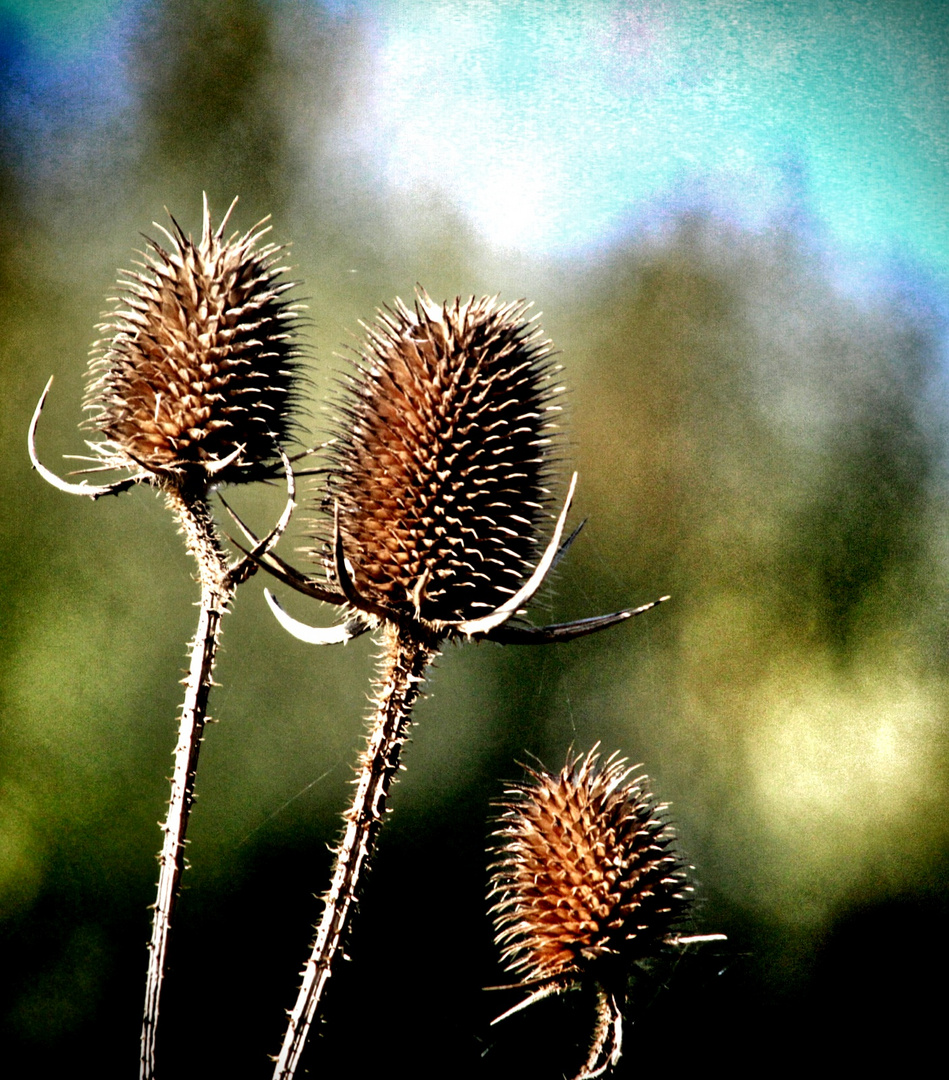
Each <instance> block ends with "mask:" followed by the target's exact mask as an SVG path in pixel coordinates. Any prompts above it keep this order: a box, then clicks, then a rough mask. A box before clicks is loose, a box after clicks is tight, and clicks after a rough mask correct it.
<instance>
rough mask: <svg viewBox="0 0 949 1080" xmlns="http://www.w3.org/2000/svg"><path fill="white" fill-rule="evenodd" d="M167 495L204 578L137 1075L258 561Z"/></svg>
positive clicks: (150, 1079)
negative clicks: (236, 607) (235, 637)
mask: <svg viewBox="0 0 949 1080" xmlns="http://www.w3.org/2000/svg"><path fill="white" fill-rule="evenodd" d="M281 457H283V462H284V468H285V470H286V476H287V487H288V501H287V505H286V508H285V510H284V512H283V514H282V516H281V518H280V520H279V521H278V523H277V525H276V526H275V527H274V529H273V531H272V532H271V533H269V534H268V535H267V536H266V537H265V538H264V539H263V540H262V541H260V543H259V544H258V545H257V546H256V547H255V548H254V552H253V555H254V556H255V557H256V556H258V555H260V554H261V553H263V552H265V551H267V550H269V548H270V547H271V546H272V545H273V544H274V543H275V542H276V540H277V539H278V538H279V536H280V535H281V534H282V533H283V531H284V529H285V528H286V526H287V523H288V522H289V520H290V515H291V514H292V512H293V509H294V483H293V472H292V469H291V467H290V462H289V461H288V459H287V458H286V457H285V456H283V454H282V453H281ZM165 497H166V501H167V503H168V506H169V508H170V509H171V510H172V512H173V513H174V514H175V517H176V518H177V519H178V522H179V524H180V525H181V529H182V532H183V533H184V536H185V543H186V545H187V547H188V550H189V551H190V552H191V554H192V555H193V556H194V559H195V561H196V563H197V565H198V579H199V582H200V585H201V600H200V604H199V615H198V627H197V630H196V631H195V635H194V640H193V641H192V643H191V663H190V666H189V669H188V676H187V678H186V679H185V698H184V702H183V703H182V706H181V718H180V721H179V724H178V741H177V744H176V745H175V767H174V772H173V773H172V777H171V796H170V799H169V802H168V814H167V816H166V818H165V822H164V824H163V825H162V827H161V829H162V833H163V835H164V840H163V841H162V849H161V854H160V855H159V873H158V891H157V895H156V899H155V905H154V908H153V916H152V934H151V940H150V941H149V945H148V974H147V976H146V980H145V1007H144V1012H143V1018H142V1038H141V1053H140V1060H139V1076H140V1078H141V1080H154V1077H155V1075H156V1066H155V1045H156V1038H157V1029H158V1014H159V1007H160V1004H161V995H162V988H163V985H164V978H165V968H166V963H167V956H168V941H169V937H170V935H171V926H172V920H173V917H174V911H175V906H176V904H177V900H178V894H179V889H180V883H181V875H182V873H183V872H184V865H185V857H184V851H185V842H186V837H187V831H188V819H189V817H190V814H191V807H192V805H193V803H194V782H195V774H196V773H197V768H198V755H199V753H200V750H201V740H202V738H203V736H204V728H205V725H206V724H207V707H208V695H209V694H210V691H211V686H212V682H213V680H212V675H213V671H214V660H215V657H216V655H217V650H218V645H219V643H220V630H221V620H222V619H223V617H224V614H225V613H226V611H227V609H228V605H229V604H230V602H231V600H232V598H233V596H234V593H235V591H236V589H237V586H238V585H240V584H241V583H242V582H244V581H245V580H246V579H247V578H248V577H250V576H251V575H252V574H253V573H254V572H255V570H256V568H257V564H256V562H255V561H254V558H253V557H246V558H243V559H239V560H237V561H236V562H234V563H232V564H229V563H228V561H227V555H226V553H225V551H224V549H223V547H222V545H221V542H220V539H219V537H218V533H217V529H216V526H215V524H214V519H213V517H212V515H211V510H210V507H209V506H208V503H207V501H206V499H205V498H204V497H203V496H198V497H194V496H192V495H191V493H190V492H187V491H184V492H183V491H182V490H180V489H177V488H173V489H171V490H169V491H168V492H166V496H165Z"/></svg>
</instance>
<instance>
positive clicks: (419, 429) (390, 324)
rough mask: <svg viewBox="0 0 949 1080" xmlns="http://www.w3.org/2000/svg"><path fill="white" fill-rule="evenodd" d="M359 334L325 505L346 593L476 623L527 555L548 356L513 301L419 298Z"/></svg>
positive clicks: (520, 571)
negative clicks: (347, 566) (348, 574)
mask: <svg viewBox="0 0 949 1080" xmlns="http://www.w3.org/2000/svg"><path fill="white" fill-rule="evenodd" d="M366 329H367V331H368V341H367V344H366V345H365V346H364V347H363V351H362V363H360V364H358V365H357V373H356V374H354V375H351V376H349V377H348V379H347V383H346V392H345V395H344V397H343V399H342V400H341V401H340V410H341V413H342V416H343V419H342V421H341V422H340V424H339V429H338V439H337V442H336V444H335V447H334V450H333V461H332V466H331V477H330V483H329V492H328V499H327V501H326V503H325V504H324V508H325V509H328V510H329V511H330V512H331V513H332V512H333V509H334V507H335V506H337V505H338V508H339V523H340V535H341V540H342V546H343V551H344V554H345V557H346V559H347V560H348V562H350V563H351V565H352V574H353V580H354V583H355V586H356V589H357V591H358V593H359V594H360V595H361V596H362V597H365V598H366V599H367V600H369V601H370V602H371V603H373V604H376V605H379V606H381V607H383V608H385V609H387V610H389V611H393V610H394V611H395V612H397V613H400V614H404V615H405V616H407V617H409V618H415V619H418V620H420V621H422V622H424V623H426V624H428V625H430V626H434V627H436V628H437V627H438V626H439V624H440V623H450V622H456V621H459V620H463V619H471V618H477V617H479V616H482V615H485V614H486V613H487V612H490V611H492V610H494V609H495V608H497V607H498V606H499V605H501V604H502V603H503V602H504V601H505V600H507V599H508V598H509V597H510V596H512V595H513V594H514V593H516V592H517V590H518V588H519V587H520V585H521V584H522V580H523V579H524V577H525V571H527V573H528V574H529V573H530V570H531V568H532V562H533V560H534V559H535V558H536V555H537V550H538V541H539V539H540V536H539V529H538V526H539V523H540V522H541V519H542V518H543V517H544V516H545V511H546V505H547V501H548V495H549V493H548V490H547V487H546V484H547V481H548V473H549V470H550V466H551V448H552V439H553V437H554V433H555V423H554V417H555V415H556V413H557V412H558V411H559V407H558V406H557V405H555V404H554V403H553V399H554V398H555V396H556V395H557V394H558V393H559V392H560V391H561V389H562V388H561V387H559V386H557V385H556V384H555V383H554V381H553V377H554V375H555V374H556V373H557V372H558V371H559V368H558V367H557V366H556V365H553V364H551V363H550V361H549V356H550V343H549V342H548V341H546V340H544V338H543V336H542V334H541V331H540V330H539V328H537V327H536V326H535V325H534V324H533V322H532V321H531V320H529V319H528V318H527V305H525V304H524V303H523V302H520V303H513V304H507V305H504V306H502V305H500V304H499V303H498V302H497V299H496V298H495V299H492V298H488V297H483V298H482V299H480V300H476V299H475V298H474V297H472V298H471V299H469V300H467V301H465V302H462V301H461V300H460V299H456V300H455V301H454V303H452V304H445V305H444V306H439V305H437V304H434V303H433V302H432V301H431V300H430V299H429V297H428V296H427V295H426V294H425V293H424V292H421V291H420V292H419V294H418V298H417V300H416V304H415V310H414V311H412V310H410V309H409V308H407V307H406V306H405V304H403V303H402V302H401V301H400V300H397V301H396V304H395V307H394V309H393V310H386V311H383V312H380V314H379V317H378V318H377V320H376V322H375V324H374V325H372V326H370V327H367V328H366ZM319 537H320V539H321V540H323V542H324V544H325V543H326V542H327V541H328V540H329V536H328V534H327V528H326V526H325V524H324V525H322V526H321V529H320V533H319Z"/></svg>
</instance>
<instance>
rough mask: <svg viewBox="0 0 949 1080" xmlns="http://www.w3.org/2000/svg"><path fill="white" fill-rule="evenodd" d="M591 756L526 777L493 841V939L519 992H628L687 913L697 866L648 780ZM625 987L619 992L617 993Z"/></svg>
mask: <svg viewBox="0 0 949 1080" xmlns="http://www.w3.org/2000/svg"><path fill="white" fill-rule="evenodd" d="M632 772H633V770H632V769H630V768H628V767H627V763H626V761H625V760H624V759H622V758H618V757H617V756H616V755H615V754H614V755H613V756H612V757H610V758H609V759H607V761H606V762H605V763H603V764H602V765H601V764H600V763H599V754H598V753H597V748H596V747H594V749H593V750H591V751H590V753H589V754H587V755H586V756H583V755H576V756H574V755H569V756H568V758H567V762H566V765H565V766H564V768H563V769H562V770H561V772H560V773H559V774H558V775H553V774H549V773H547V772H543V771H534V770H532V769H528V773H529V775H530V780H529V781H528V782H525V783H522V784H517V785H515V786H513V787H511V788H510V789H509V790H508V792H507V793H506V794H507V798H506V800H505V801H504V802H503V803H502V804H501V806H502V808H503V813H502V815H501V817H500V819H499V827H498V829H497V831H496V833H495V835H494V839H495V845H494V849H493V850H494V854H495V856H496V860H495V862H494V863H493V865H492V868H491V869H492V877H491V884H492V887H491V893H490V897H491V898H493V899H494V904H493V906H492V908H491V913H492V915H493V918H494V925H495V931H496V941H497V943H498V945H499V946H500V948H501V950H502V958H503V960H504V963H505V965H506V966H507V968H508V970H509V971H511V972H513V973H515V974H516V975H517V976H518V978H519V979H520V980H521V982H522V983H529V984H531V985H534V986H538V985H540V986H543V985H544V984H547V985H548V986H549V987H550V988H551V989H565V988H567V987H569V986H572V985H575V984H577V983H581V982H584V981H585V980H591V981H593V982H594V983H596V984H598V985H603V986H609V987H611V988H612V989H613V990H621V989H622V986H623V985H625V982H626V979H627V978H628V976H629V974H630V968H631V966H632V965H633V964H634V963H635V962H636V961H638V960H642V959H645V958H646V957H649V956H653V955H656V954H657V953H659V952H660V951H662V949H663V946H664V945H665V944H666V943H667V942H669V941H670V940H671V935H672V933H673V930H674V927H675V926H676V924H678V923H679V922H681V920H682V919H683V917H684V916H685V915H686V914H687V913H688V910H689V907H690V904H691V897H692V887H691V886H690V884H689V879H688V870H689V867H688V866H687V865H686V863H685V862H684V861H683V860H682V858H681V857H680V855H679V854H678V853H677V851H676V848H675V834H674V832H673V829H672V827H671V826H670V825H669V823H668V821H667V820H666V817H665V812H666V809H667V808H666V806H665V805H663V804H661V803H658V802H657V801H656V800H655V798H654V797H653V796H652V794H650V792H649V791H648V788H647V786H646V785H647V783H648V781H647V778H646V777H645V776H639V777H636V778H635V779H630V776H631V773H632ZM617 980H618V981H619V983H620V984H621V985H619V986H618V985H617Z"/></svg>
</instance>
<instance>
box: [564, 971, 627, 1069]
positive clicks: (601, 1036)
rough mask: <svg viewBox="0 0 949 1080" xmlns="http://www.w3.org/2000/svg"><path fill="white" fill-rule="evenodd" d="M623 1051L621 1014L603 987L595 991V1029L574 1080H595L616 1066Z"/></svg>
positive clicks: (613, 998) (610, 995) (614, 999)
mask: <svg viewBox="0 0 949 1080" xmlns="http://www.w3.org/2000/svg"><path fill="white" fill-rule="evenodd" d="M622 1049H623V1013H622V1011H621V1010H620V1008H619V1005H617V1003H616V998H615V997H614V996H613V995H612V994H611V993H610V992H609V991H608V990H607V989H606V988H605V987H603V986H598V987H597V991H596V1027H595V1028H594V1031H593V1042H592V1044H591V1046H590V1053H589V1054H588V1055H587V1060H586V1063H585V1064H584V1066H583V1068H582V1069H581V1070H580V1072H579V1073H577V1075H576V1077H575V1078H574V1080H595V1078H596V1077H598V1076H603V1075H604V1074H605V1073H606V1072H607V1070H609V1069H610V1067H611V1066H614V1065H616V1063H617V1062H618V1061H619V1059H620V1055H621V1053H622Z"/></svg>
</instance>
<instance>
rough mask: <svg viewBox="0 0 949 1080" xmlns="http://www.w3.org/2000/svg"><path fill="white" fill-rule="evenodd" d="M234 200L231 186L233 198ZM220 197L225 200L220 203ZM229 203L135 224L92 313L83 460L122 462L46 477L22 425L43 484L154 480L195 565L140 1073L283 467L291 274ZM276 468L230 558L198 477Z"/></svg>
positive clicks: (147, 1072)
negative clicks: (221, 667)
mask: <svg viewBox="0 0 949 1080" xmlns="http://www.w3.org/2000/svg"><path fill="white" fill-rule="evenodd" d="M235 202H236V200H235ZM233 205H234V204H232V205H231V210H233ZM231 210H229V211H228V213H227V214H226V215H225V217H224V220H223V221H222V222H221V224H220V226H219V227H218V228H217V229H216V230H215V231H213V232H212V230H211V220H210V214H209V212H208V205H207V199H205V201H204V221H203V228H202V233H201V239H200V241H198V242H197V243H196V242H194V241H193V240H192V239H191V237H190V236H186V235H185V233H184V232H183V231H182V229H181V228H180V227H179V225H178V223H177V222H176V221H175V220H174V218H172V231H171V232H169V231H167V230H165V229H163V228H162V227H161V226H157V228H159V229H161V231H162V232H163V233H164V236H165V238H166V241H167V244H166V245H165V246H163V245H162V244H160V243H158V242H156V241H154V240H148V241H147V243H148V251H147V252H146V253H145V254H144V262H143V263H141V264H140V266H139V269H138V270H134V271H125V272H124V273H123V275H122V280H121V281H120V286H121V289H122V294H121V296H120V297H119V298H118V299H117V300H116V301H115V307H114V309H113V311H112V312H111V313H110V314H109V315H108V316H107V321H106V322H105V323H104V324H103V325H102V326H101V327H100V328H99V329H100V330H102V331H103V332H104V333H105V334H106V335H107V337H108V340H107V342H106V343H105V344H104V345H100V346H99V347H98V348H97V349H95V351H94V353H93V358H92V362H91V364H90V368H89V380H90V381H89V388H88V392H87V396H86V403H85V408H86V409H87V410H89V411H90V412H91V413H92V414H93V415H92V417H91V419H90V420H89V421H87V423H88V424H89V426H91V427H92V428H93V429H94V430H95V431H97V432H98V433H99V434H100V435H102V436H104V438H103V439H102V440H100V441H98V442H90V443H89V444H88V445H89V447H90V448H91V450H92V451H93V454H94V457H92V458H89V459H86V460H87V461H90V462H91V465H90V467H89V468H87V469H85V470H83V471H85V472H97V471H103V470H119V471H124V472H126V473H128V474H129V475H127V476H125V477H123V478H122V479H120V480H117V481H115V482H113V483H111V484H107V485H104V486H98V487H97V486H94V485H91V484H89V482H88V481H86V480H83V481H81V482H80V483H71V482H68V481H64V480H61V479H60V478H59V477H57V476H56V475H55V474H53V473H52V472H50V470H48V469H47V468H46V467H45V466H43V465H42V464H41V463H40V461H39V459H38V457H37V454H36V450H35V434H36V426H37V422H38V420H39V416H40V414H41V412H42V409H43V405H44V403H45V400H46V395H47V394H48V392H49V388H50V384H51V383H52V379H50V382H49V383H47V386H46V389H45V390H44V392H43V395H42V397H41V399H40V402H39V404H38V405H37V408H36V412H35V413H34V415H33V420H32V423H31V424H30V432H29V449H30V457H31V460H32V462H33V465H34V466H35V468H36V469H37V470H39V472H40V473H41V474H42V475H43V476H44V478H45V479H47V480H48V481H49V482H50V483H52V484H53V485H54V486H56V487H58V488H59V489H60V490H63V491H67V492H71V493H73V494H79V495H85V496H87V497H89V498H91V499H93V500H95V499H98V498H100V497H102V496H103V495H109V494H118V493H119V492H121V491H124V490H125V489H127V488H129V487H132V486H133V485H135V484H139V483H145V484H150V485H152V486H154V487H156V488H158V489H159V490H160V491H162V492H163V493H164V495H165V500H166V502H167V504H168V506H169V508H170V509H171V510H172V512H173V513H174V515H175V517H176V519H177V520H178V523H179V525H180V527H181V530H182V532H183V534H184V537H185V542H186V544H187V547H188V550H189V551H190V552H191V554H192V555H193V556H194V558H195V560H196V562H197V566H198V578H199V581H200V585H201V603H200V615H199V619H198V628H197V631H196V633H195V637H194V640H193V642H192V644H191V662H190V668H189V672H188V678H187V680H186V692H185V699H184V703H183V705H182V710H181V718H180V724H179V730H178V741H177V745H176V748H175V768H174V775H173V777H172V781H171V798H170V801H169V808H168V816H167V818H166V820H165V823H164V825H163V826H162V831H163V833H164V842H163V845H162V851H161V855H160V872H159V881H158V895H157V899H156V902H155V908H154V917H153V923H152V936H151V942H150V944H149V963H148V977H147V985H146V994H145V1012H144V1021H143V1027H142V1043H141V1076H142V1077H143V1078H150V1077H152V1076H153V1075H154V1073H155V1039H156V1026H157V1022H158V1012H159V1004H160V998H161V991H162V983H163V977H164V970H165V962H166V956H167V950H168V938H169V933H170V929H171V922H172V915H173V911H174V907H175V903H176V899H177V896H178V889H179V882H180V878H181V873H182V870H183V866H184V844H185V834H186V831H187V825H188V816H189V813H190V808H191V803H192V800H193V792H194V779H195V771H196V769H197V764H198V752H199V749H200V745H201V738H202V734H203V731H204V726H205V723H206V719H207V700H208V693H209V691H210V687H211V675H212V670H213V667H214V659H215V655H216V652H217V648H218V643H219V639H220V624H221V619H222V617H223V615H224V613H225V611H226V610H227V608H228V605H229V603H230V601H231V598H232V597H233V595H234V591H235V589H236V588H237V586H238V585H239V584H240V583H241V582H243V581H244V580H246V578H247V577H249V576H250V575H251V574H252V573H253V572H254V570H255V569H256V568H257V565H258V563H257V559H259V558H260V557H262V556H264V555H266V553H267V552H268V551H269V550H270V548H271V547H272V546H273V544H275V543H276V541H277V539H278V538H279V537H280V535H281V534H282V532H283V531H284V529H285V528H286V525H287V523H288V521H289V519H290V514H291V513H292V510H293V506H294V502H293V499H294V490H293V488H294V485H293V473H292V469H291V466H290V462H289V460H288V458H287V457H286V455H285V453H284V451H283V449H282V445H283V443H284V442H285V441H286V440H287V439H288V438H289V437H290V436H291V435H292V430H293V426H294V420H293V410H294V407H295V405H296V397H297V387H298V382H299V380H298V355H297V346H296V344H295V342H294V330H295V326H296V321H297V311H298V309H297V307H296V306H295V305H294V304H292V303H290V302H289V301H288V300H287V299H286V296H285V294H286V292H287V291H288V290H289V289H290V288H291V287H292V285H293V283H292V282H289V281H286V280H283V279H282V275H283V273H284V271H285V269H286V268H285V267H282V266H280V265H278V262H279V258H280V255H281V252H282V250H283V249H282V248H280V247H277V246H275V245H273V244H265V245H261V244H260V240H261V237H262V236H263V235H264V234H265V233H266V232H267V231H268V227H263V226H264V224H265V223H264V222H261V223H260V224H258V225H257V226H255V227H254V228H253V229H251V230H250V231H249V232H247V233H245V234H243V235H242V236H239V235H237V234H235V235H233V236H232V237H230V238H229V239H225V238H224V228H225V225H226V222H227V219H228V217H229V216H230V213H231ZM280 471H283V473H284V474H285V476H286V480H287V486H288V501H287V506H286V509H285V510H284V513H283V515H282V516H281V518H280V520H279V521H278V523H277V525H276V526H275V527H274V529H273V530H272V531H271V533H270V534H269V535H268V536H267V537H265V538H264V539H263V540H262V541H261V542H260V543H259V544H258V545H257V546H256V547H255V549H254V551H253V552H251V553H249V555H248V556H247V557H244V558H241V559H239V560H237V561H235V562H234V563H230V562H229V560H228V557H227V554H226V552H225V549H224V546H223V544H222V542H221V539H220V536H219V534H218V531H217V527H216V525H215V523H214V518H213V515H212V512H211V508H210V505H209V501H208V500H209V496H210V492H211V490H212V487H213V486H215V485H218V484H222V483H244V482H247V481H250V480H256V479H263V478H267V477H272V476H276V475H279V473H280Z"/></svg>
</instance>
